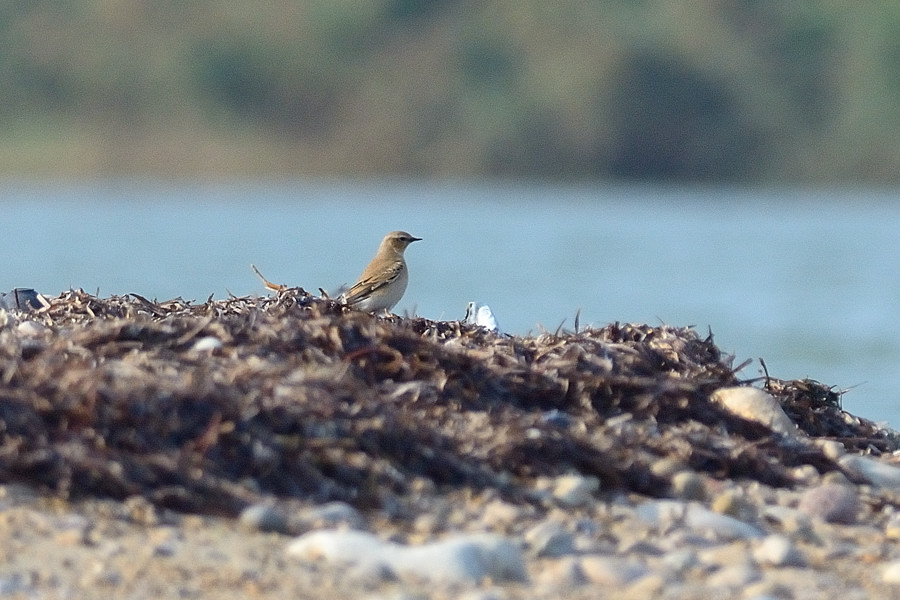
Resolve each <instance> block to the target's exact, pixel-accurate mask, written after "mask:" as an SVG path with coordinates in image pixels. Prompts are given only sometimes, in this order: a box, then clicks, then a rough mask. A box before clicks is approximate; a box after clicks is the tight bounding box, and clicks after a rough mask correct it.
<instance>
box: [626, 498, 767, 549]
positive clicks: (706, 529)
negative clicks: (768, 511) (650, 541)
mask: <svg viewBox="0 0 900 600" xmlns="http://www.w3.org/2000/svg"><path fill="white" fill-rule="evenodd" d="M635 514H636V515H637V516H638V518H640V519H642V520H643V521H645V522H646V523H648V524H650V525H652V526H654V527H658V528H662V529H668V528H670V527H673V526H676V525H678V524H680V525H682V526H686V527H688V528H690V529H692V530H693V531H694V532H695V533H699V534H703V535H707V536H709V537H710V538H711V539H715V540H720V541H722V540H733V539H751V538H758V537H762V536H763V532H762V531H761V530H760V529H759V528H757V527H755V526H753V525H751V524H749V523H745V522H743V521H741V520H738V519H736V518H734V517H729V516H728V515H722V514H719V513H716V512H713V511H711V510H709V509H708V508H705V507H704V506H702V505H701V504H699V503H696V502H690V503H685V502H679V501H676V500H657V501H651V502H647V503H644V504H642V505H640V506H638V507H637V509H636V510H635Z"/></svg>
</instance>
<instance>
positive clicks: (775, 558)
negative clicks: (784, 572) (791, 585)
mask: <svg viewBox="0 0 900 600" xmlns="http://www.w3.org/2000/svg"><path fill="white" fill-rule="evenodd" d="M753 559H754V560H756V562H758V563H759V564H761V565H771V566H775V567H802V566H805V565H806V559H805V558H804V557H803V554H802V553H801V552H800V551H799V550H798V549H797V548H796V547H795V546H794V543H793V542H792V541H791V540H790V539H788V538H787V537H786V536H783V535H780V534H774V535H769V536H766V538H765V539H763V540H762V542H760V543H759V545H758V546H757V547H756V548H754V549H753Z"/></svg>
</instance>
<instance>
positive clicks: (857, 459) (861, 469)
mask: <svg viewBox="0 0 900 600" xmlns="http://www.w3.org/2000/svg"><path fill="white" fill-rule="evenodd" d="M838 462H839V463H840V464H841V466H843V467H844V468H846V469H848V470H850V471H853V472H854V473H856V474H857V475H859V476H860V477H862V478H863V479H865V480H866V481H868V482H869V483H871V484H872V485H874V486H877V487H884V488H894V489H900V468H898V467H894V466H891V465H889V464H886V463H883V462H881V461H878V460H875V459H874V458H868V457H866V456H859V455H857V454H848V455H846V456H844V457H843V458H841V459H840V460H839V461H838Z"/></svg>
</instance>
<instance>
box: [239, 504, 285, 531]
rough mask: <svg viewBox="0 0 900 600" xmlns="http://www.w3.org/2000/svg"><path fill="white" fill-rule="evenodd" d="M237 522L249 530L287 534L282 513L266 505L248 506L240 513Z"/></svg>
mask: <svg viewBox="0 0 900 600" xmlns="http://www.w3.org/2000/svg"><path fill="white" fill-rule="evenodd" d="M238 522H239V523H240V524H241V525H243V526H244V527H246V528H247V529H251V530H256V531H275V532H278V533H286V532H287V519H286V518H285V515H284V513H282V512H281V511H280V510H278V509H277V508H275V507H274V506H272V505H271V504H267V503H262V502H261V503H258V504H252V505H250V506H248V507H247V508H245V509H244V510H242V511H241V514H240V516H239V517H238Z"/></svg>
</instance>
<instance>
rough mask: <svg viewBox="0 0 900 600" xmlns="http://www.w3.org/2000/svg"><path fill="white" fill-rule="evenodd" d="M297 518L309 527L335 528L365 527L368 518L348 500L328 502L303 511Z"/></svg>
mask: <svg viewBox="0 0 900 600" xmlns="http://www.w3.org/2000/svg"><path fill="white" fill-rule="evenodd" d="M297 520H298V521H300V523H302V524H303V526H304V527H305V528H308V529H333V528H336V527H338V526H341V525H343V526H345V527H349V528H351V529H365V526H366V519H365V517H363V516H362V514H361V513H360V512H359V511H358V510H356V509H355V508H353V507H352V506H350V505H349V504H347V503H346V502H340V501H335V502H327V503H325V504H322V505H319V506H314V507H312V508H310V509H307V510H304V511H302V512H301V513H300V514H299V515H297Z"/></svg>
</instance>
